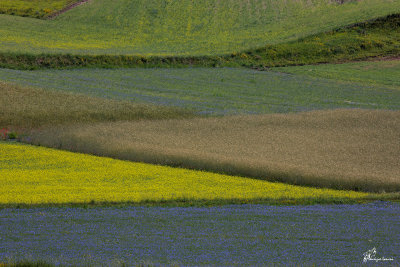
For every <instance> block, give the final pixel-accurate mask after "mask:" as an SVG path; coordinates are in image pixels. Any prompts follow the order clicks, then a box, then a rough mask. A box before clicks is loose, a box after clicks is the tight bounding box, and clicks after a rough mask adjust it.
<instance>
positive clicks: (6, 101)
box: [0, 81, 195, 130]
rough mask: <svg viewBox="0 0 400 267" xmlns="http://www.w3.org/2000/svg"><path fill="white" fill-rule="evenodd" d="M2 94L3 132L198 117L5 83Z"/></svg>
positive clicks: (186, 112) (181, 111) (175, 110)
mask: <svg viewBox="0 0 400 267" xmlns="http://www.w3.org/2000/svg"><path fill="white" fill-rule="evenodd" d="M0 95H1V98H0V106H1V107H2V108H1V109H0V129H1V128H12V129H14V130H27V129H31V128H38V127H43V126H45V125H53V126H54V125H58V124H70V123H73V124H76V123H91V122H99V121H132V120H143V119H150V120H151V119H168V118H170V119H171V118H190V117H193V116H195V114H194V112H192V111H189V110H184V109H179V108H174V107H166V106H156V105H152V104H144V103H133V102H128V101H123V100H112V99H105V98H99V97H92V96H87V95H83V94H79V93H70V92H65V91H64V92H62V91H61V92H60V91H58V92H57V91H52V90H43V89H38V88H31V87H21V86H17V85H13V84H7V83H3V82H1V81H0ZM12 129H10V130H12Z"/></svg>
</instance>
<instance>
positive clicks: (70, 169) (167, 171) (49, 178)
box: [0, 142, 369, 206]
mask: <svg viewBox="0 0 400 267" xmlns="http://www.w3.org/2000/svg"><path fill="white" fill-rule="evenodd" d="M0 177H1V178H0V204H2V205H3V206H4V205H16V204H22V205H23V204H28V205H35V204H67V203H90V202H93V201H95V202H104V203H107V202H114V203H115V202H132V203H141V202H146V201H147V202H163V201H164V202H166V201H179V200H181V201H183V200H187V201H188V202H190V201H196V200H199V201H204V200H208V201H218V200H228V201H229V200H241V201H243V202H247V201H248V202H251V201H252V200H260V199H264V200H266V201H267V200H271V201H278V202H279V201H280V202H281V203H285V201H294V202H296V201H299V202H302V201H304V200H307V201H310V202H313V201H314V202H315V203H318V202H329V201H333V202H334V201H357V200H359V201H362V200H366V199H367V198H368V196H369V195H368V194H366V193H357V192H352V191H335V190H330V189H316V188H307V187H299V186H291V185H285V184H280V183H270V182H266V181H260V180H253V179H246V178H241V177H234V176H226V175H220V174H212V173H207V172H200V171H190V170H184V169H177V168H170V167H161V166H154V165H149V164H143V163H131V162H125V161H119V160H113V159H109V158H99V157H95V156H89V155H83V154H76V153H70V152H63V151H57V150H53V149H47V148H41V147H33V146H28V145H21V144H7V143H4V142H0Z"/></svg>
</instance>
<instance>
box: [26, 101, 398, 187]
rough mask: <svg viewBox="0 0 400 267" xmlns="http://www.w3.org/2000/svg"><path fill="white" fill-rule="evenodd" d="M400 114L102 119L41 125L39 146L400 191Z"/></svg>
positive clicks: (338, 112)
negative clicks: (72, 124) (105, 121)
mask: <svg viewBox="0 0 400 267" xmlns="http://www.w3.org/2000/svg"><path fill="white" fill-rule="evenodd" d="M399 140H400V112H399V111H385V110H360V109H353V110H350V109H343V110H340V109H339V110H327V111H312V112H304V113H297V114H269V115H252V116H230V117H229V116H228V117H217V118H197V119H186V120H164V121H154V122H151V121H139V122H115V123H98V124H91V125H80V126H79V125H75V126H73V127H70V126H64V127H58V128H52V129H48V130H41V131H36V132H34V133H33V134H32V139H31V140H30V141H31V142H32V143H34V144H41V145H46V146H50V147H57V148H62V149H67V150H72V151H79V152H84V153H91V154H95V155H100V156H110V157H113V158H119V159H127V160H132V161H143V162H148V163H157V164H163V165H171V166H180V167H186V168H194V169H200V170H207V171H215V172H220V173H228V174H234V175H243V176H249V177H255V178H260V179H267V180H276V181H281V182H287V183H293V184H300V185H312V186H322V187H330V188H340V189H342V188H345V189H354V190H364V191H375V192H380V191H382V190H384V191H396V190H399V189H400V168H399V166H400V142H399Z"/></svg>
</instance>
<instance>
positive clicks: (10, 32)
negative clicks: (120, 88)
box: [0, 0, 400, 56]
mask: <svg viewBox="0 0 400 267" xmlns="http://www.w3.org/2000/svg"><path fill="white" fill-rule="evenodd" d="M396 12H397V13H398V12H400V1H399V0H363V1H347V2H345V3H344V4H340V3H338V1H334V0H313V1H309V0H298V1H270V0H259V1H252V2H251V1H245V0H239V1H238V0H227V1H216V0H204V1H192V0H176V1H167V0H164V1H159V0H115V1H108V0H93V1H91V2H89V3H87V4H85V5H81V6H78V7H76V8H74V9H72V10H70V11H69V12H66V13H64V14H62V15H60V16H59V17H57V18H56V19H54V20H51V21H49V20H37V19H32V18H22V17H17V16H8V15H0V43H1V46H0V51H1V52H3V53H4V52H14V53H29V54H40V53H50V54H54V53H56V54H75V55H76V54H82V55H87V54H90V55H99V54H107V55H145V56H177V55H180V56H184V55H186V56H188V55H196V56H200V55H220V54H226V53H231V52H233V51H243V50H245V49H250V48H256V47H262V46H265V45H266V44H269V45H272V44H281V43H286V42H288V41H293V40H296V39H298V38H303V37H306V36H309V35H312V34H317V33H320V32H325V31H330V30H332V29H336V28H339V27H343V26H345V25H349V24H352V23H356V22H362V21H365V20H369V19H373V18H377V17H382V16H386V15H388V14H391V13H396Z"/></svg>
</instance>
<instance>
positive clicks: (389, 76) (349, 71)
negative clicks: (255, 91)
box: [273, 59, 400, 90]
mask: <svg viewBox="0 0 400 267" xmlns="http://www.w3.org/2000/svg"><path fill="white" fill-rule="evenodd" d="M273 70H274V71H277V72H285V73H293V74H300V75H307V76H313V77H319V78H327V79H332V80H341V81H351V82H359V83H361V84H365V85H375V86H383V87H391V88H394V89H397V90H399V89H400V78H399V77H400V60H399V59H395V60H385V61H365V62H353V63H346V64H323V65H314V66H312V65H309V66H297V67H285V68H275V69H273Z"/></svg>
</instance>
